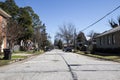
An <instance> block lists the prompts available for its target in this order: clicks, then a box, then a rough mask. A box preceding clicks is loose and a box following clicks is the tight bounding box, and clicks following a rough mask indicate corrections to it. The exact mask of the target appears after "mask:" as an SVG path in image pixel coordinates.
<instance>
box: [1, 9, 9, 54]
mask: <svg viewBox="0 0 120 80" xmlns="http://www.w3.org/2000/svg"><path fill="white" fill-rule="evenodd" d="M10 17H11V16H10V15H9V14H7V13H6V12H5V11H4V10H2V9H1V8H0V51H2V52H3V49H4V48H7V37H6V26H7V19H8V18H10Z"/></svg>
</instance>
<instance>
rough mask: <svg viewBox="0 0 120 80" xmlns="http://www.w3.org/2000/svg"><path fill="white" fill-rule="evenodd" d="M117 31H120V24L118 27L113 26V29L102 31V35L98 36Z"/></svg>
mask: <svg viewBox="0 0 120 80" xmlns="http://www.w3.org/2000/svg"><path fill="white" fill-rule="evenodd" d="M117 31H120V26H118V27H116V28H113V29H110V30H108V31H105V32H103V33H101V34H100V35H98V36H96V37H101V36H104V35H107V34H110V33H114V32H117Z"/></svg>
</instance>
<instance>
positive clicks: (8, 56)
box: [3, 49, 12, 60]
mask: <svg viewBox="0 0 120 80" xmlns="http://www.w3.org/2000/svg"><path fill="white" fill-rule="evenodd" d="M3 51H4V58H3V59H5V60H10V59H11V55H12V52H11V50H10V49H4V50H3Z"/></svg>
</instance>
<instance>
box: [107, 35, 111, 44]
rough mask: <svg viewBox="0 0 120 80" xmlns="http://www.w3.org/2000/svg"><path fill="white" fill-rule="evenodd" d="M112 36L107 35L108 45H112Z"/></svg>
mask: <svg viewBox="0 0 120 80" xmlns="http://www.w3.org/2000/svg"><path fill="white" fill-rule="evenodd" d="M110 43H111V42H110V35H107V44H108V45H110Z"/></svg>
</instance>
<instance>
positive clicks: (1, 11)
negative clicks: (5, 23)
mask: <svg viewBox="0 0 120 80" xmlns="http://www.w3.org/2000/svg"><path fill="white" fill-rule="evenodd" d="M0 15H2V16H4V17H5V18H10V17H11V16H10V15H9V14H7V13H6V12H5V11H4V10H2V9H1V8H0Z"/></svg>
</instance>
